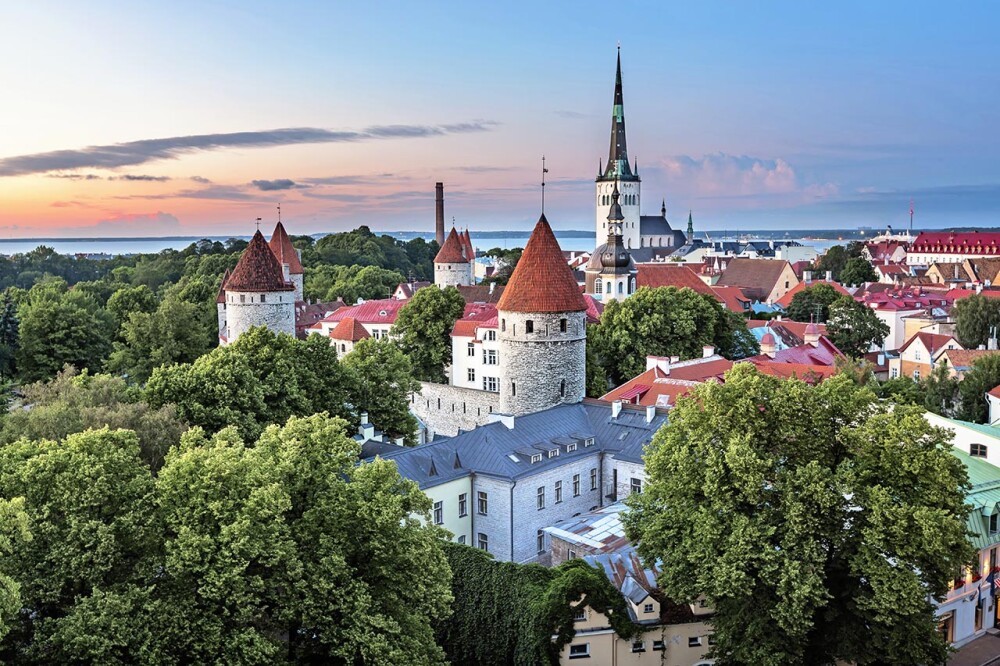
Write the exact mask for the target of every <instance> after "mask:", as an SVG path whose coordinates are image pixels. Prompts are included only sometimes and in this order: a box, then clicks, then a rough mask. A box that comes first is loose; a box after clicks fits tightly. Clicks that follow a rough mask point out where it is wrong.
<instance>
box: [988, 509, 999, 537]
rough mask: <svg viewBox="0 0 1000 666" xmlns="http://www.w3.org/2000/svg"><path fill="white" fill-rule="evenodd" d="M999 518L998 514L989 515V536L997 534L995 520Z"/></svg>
mask: <svg viewBox="0 0 1000 666" xmlns="http://www.w3.org/2000/svg"><path fill="white" fill-rule="evenodd" d="M998 518H1000V513H997V512H996V511H994V512H993V513H991V514H990V534H996V533H997V519H998Z"/></svg>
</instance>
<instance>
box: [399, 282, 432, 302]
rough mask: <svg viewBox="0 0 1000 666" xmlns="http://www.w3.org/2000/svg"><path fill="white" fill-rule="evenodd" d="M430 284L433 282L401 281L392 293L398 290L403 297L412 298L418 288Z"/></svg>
mask: <svg viewBox="0 0 1000 666" xmlns="http://www.w3.org/2000/svg"><path fill="white" fill-rule="evenodd" d="M431 284H433V283H432V282H426V281H414V282H401V283H399V284H398V285H396V291H395V292H393V293H396V292H400V293H401V294H402V296H403V298H404V299H406V298H413V294H415V293H417V290H418V289H423V288H424V287H429V286H431Z"/></svg>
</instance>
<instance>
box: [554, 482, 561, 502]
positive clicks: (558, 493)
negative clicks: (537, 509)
mask: <svg viewBox="0 0 1000 666" xmlns="http://www.w3.org/2000/svg"><path fill="white" fill-rule="evenodd" d="M555 490H556V504H559V503H560V502H562V481H556V489H555Z"/></svg>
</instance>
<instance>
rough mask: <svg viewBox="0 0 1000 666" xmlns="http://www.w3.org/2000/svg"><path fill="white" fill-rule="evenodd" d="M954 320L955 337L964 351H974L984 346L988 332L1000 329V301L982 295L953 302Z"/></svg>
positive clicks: (988, 335)
mask: <svg viewBox="0 0 1000 666" xmlns="http://www.w3.org/2000/svg"><path fill="white" fill-rule="evenodd" d="M951 316H952V317H953V318H954V319H955V337H957V338H958V341H959V343H960V344H961V345H962V346H963V347H965V348H966V349H976V348H978V347H979V346H980V345H985V344H986V343H987V342H988V341H989V338H990V331H991V329H993V328H996V327H1000V299H995V298H989V297H987V296H983V295H982V294H974V295H972V296H966V297H965V298H960V299H959V300H957V301H955V305H954V307H952V309H951Z"/></svg>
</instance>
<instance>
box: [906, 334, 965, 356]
mask: <svg viewBox="0 0 1000 666" xmlns="http://www.w3.org/2000/svg"><path fill="white" fill-rule="evenodd" d="M917 340H919V341H920V342H922V343H923V345H924V348H925V349H926V350H927V351H928V352H930V353H931V354H933V353H935V352H938V351H940V350H941V349H944V348H946V347H947V346H948V343H949V342H953V343H954V344H955V347H956V348H958V347H959V344H958V341H957V340H955V338H954V337H953V336H950V335H941V334H939V333H923V332H921V333H914V334H913V336H912V337H911V338H910V339H909V340H907V341H906V342H904V343H903V346H902V347H900V348H899V353H903V352H904V351H906V350H907V348H908V347H909V346H910V345H912V344H913V343H914V342H916V341H917Z"/></svg>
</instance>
